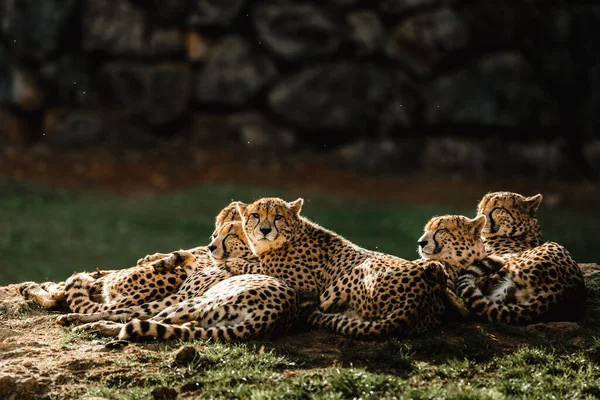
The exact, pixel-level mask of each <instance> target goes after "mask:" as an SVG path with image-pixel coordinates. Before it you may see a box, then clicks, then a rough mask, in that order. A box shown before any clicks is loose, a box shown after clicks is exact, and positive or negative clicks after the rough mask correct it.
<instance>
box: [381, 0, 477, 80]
mask: <svg viewBox="0 0 600 400" xmlns="http://www.w3.org/2000/svg"><path fill="white" fill-rule="evenodd" d="M468 42H469V32H468V29H467V27H466V26H465V24H464V23H463V21H462V19H461V17H460V15H459V14H458V13H456V12H455V11H453V10H452V9H450V8H443V9H441V10H438V11H436V12H433V13H428V14H418V15H416V16H414V17H411V18H408V19H406V20H404V21H403V22H401V23H400V24H399V25H398V26H397V27H396V28H395V29H394V31H393V32H392V34H391V36H390V38H389V40H388V43H387V45H386V49H385V50H386V53H387V55H388V56H389V57H390V58H392V59H394V60H397V61H398V62H400V63H402V64H405V65H407V66H408V67H409V68H411V69H412V71H413V72H414V73H416V74H418V75H423V76H426V75H429V74H430V73H431V72H432V70H433V69H434V68H435V67H436V66H437V65H438V64H439V63H440V62H441V61H443V60H444V59H445V58H446V57H447V56H448V55H450V54H451V53H452V52H455V51H457V50H460V49H464V48H465V47H466V46H467V44H468Z"/></svg>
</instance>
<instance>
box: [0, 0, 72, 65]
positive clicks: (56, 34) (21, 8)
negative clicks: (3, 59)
mask: <svg viewBox="0 0 600 400" xmlns="http://www.w3.org/2000/svg"><path fill="white" fill-rule="evenodd" d="M76 8H77V1H76V0H47V1H44V2H43V3H40V2H39V1H37V0H19V1H0V33H1V36H2V37H3V38H4V40H5V41H6V42H7V44H8V45H10V48H11V52H12V53H13V54H15V55H16V56H18V57H25V58H33V59H35V60H41V59H44V58H45V57H46V56H48V55H49V54H51V53H53V52H56V51H63V50H64V48H65V46H68V45H67V44H66V43H65V41H64V35H65V33H66V32H67V31H68V30H69V29H70V23H71V22H72V20H73V18H74V17H76Z"/></svg>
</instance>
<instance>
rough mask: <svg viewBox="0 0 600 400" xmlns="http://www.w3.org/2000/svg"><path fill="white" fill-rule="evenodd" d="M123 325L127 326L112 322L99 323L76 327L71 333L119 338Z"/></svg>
mask: <svg viewBox="0 0 600 400" xmlns="http://www.w3.org/2000/svg"><path fill="white" fill-rule="evenodd" d="M123 325H125V324H122V323H118V322H111V321H97V322H91V323H89V324H83V325H79V326H76V327H74V328H72V329H71V332H97V333H100V334H102V335H105V336H112V337H117V336H119V332H120V331H121V328H123Z"/></svg>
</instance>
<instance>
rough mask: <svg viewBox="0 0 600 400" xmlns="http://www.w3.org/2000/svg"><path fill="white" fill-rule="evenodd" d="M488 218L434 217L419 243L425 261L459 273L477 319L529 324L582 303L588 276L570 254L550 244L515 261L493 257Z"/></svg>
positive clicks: (463, 296)
mask: <svg viewBox="0 0 600 400" xmlns="http://www.w3.org/2000/svg"><path fill="white" fill-rule="evenodd" d="M485 220H486V217H485V216H484V215H480V216H478V217H476V218H474V219H472V220H471V219H469V218H467V217H463V216H443V217H436V218H433V219H431V220H430V221H429V222H428V223H427V225H426V227H425V235H424V236H423V237H422V238H421V241H420V243H419V244H420V247H421V250H420V251H421V255H422V257H424V258H426V259H431V260H440V261H443V262H445V263H446V265H447V266H449V267H450V268H449V270H451V271H458V273H459V274H460V276H459V278H458V280H457V285H456V293H457V295H458V296H459V297H460V299H461V300H463V301H464V303H465V304H466V307H467V308H468V312H469V314H470V315H471V316H473V317H475V318H477V319H481V320H484V321H492V322H493V321H502V322H507V323H512V324H526V323H532V322H536V321H539V320H543V319H550V318H553V317H555V316H558V314H560V312H561V311H562V309H563V308H565V307H569V305H571V304H574V303H576V302H577V301H578V300H579V298H578V297H579V296H578V295H579V294H581V293H582V291H583V288H584V283H583V275H582V273H581V270H580V269H579V266H578V265H577V263H575V261H573V259H572V258H571V257H570V255H569V253H568V252H567V250H565V249H564V248H563V247H562V246H560V245H559V244H557V243H553V242H547V243H545V244H543V245H541V246H537V247H534V248H532V249H528V250H525V251H523V252H521V253H518V254H517V255H515V256H512V257H510V258H503V257H499V256H489V255H488V253H487V251H486V248H485V244H484V241H483V239H482V238H481V230H482V229H483V227H484V225H485ZM455 273H456V272H455Z"/></svg>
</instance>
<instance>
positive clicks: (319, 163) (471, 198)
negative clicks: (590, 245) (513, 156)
mask: <svg viewBox="0 0 600 400" xmlns="http://www.w3.org/2000/svg"><path fill="white" fill-rule="evenodd" d="M2 176H4V177H7V178H9V179H14V180H16V181H27V182H35V183H40V184H44V185H50V186H52V187H77V188H81V187H84V188H96V189H102V190H109V191H113V192H119V193H123V194H128V195H143V194H152V193H158V192H162V191H168V190H173V189H181V188H187V187H193V186H197V185H200V184H205V183H232V184H244V185H252V186H256V185H259V186H270V187H279V188H287V189H292V190H298V191H301V192H302V193H333V194H339V195H344V196H350V197H362V198H371V199H381V200H389V201H403V202H409V203H422V204H432V205H445V206H456V207H469V208H472V207H473V206H474V204H475V203H476V201H477V199H479V198H481V196H482V194H484V193H486V192H488V191H497V190H510V191H516V192H519V193H523V194H525V195H533V194H536V193H538V192H542V193H544V206H545V207H566V208H576V209H579V210H585V211H586V212H588V213H592V214H600V209H599V208H598V207H597V201H598V200H597V199H598V198H600V184H599V183H598V182H590V181H585V180H580V179H578V178H577V177H573V180H561V181H557V180H553V179H550V178H543V177H537V178H535V177H514V176H506V177H493V178H491V177H485V176H479V177H477V176H475V175H473V176H466V175H464V174H463V175H461V174H454V175H452V174H444V175H440V174H431V173H429V174H427V173H424V172H423V171H418V170H416V171H413V170H411V171H404V172H398V173H395V174H391V173H387V174H386V173H382V172H379V173H365V172H364V171H359V169H358V168H352V169H351V168H349V167H348V166H347V165H343V164H340V163H339V162H336V161H335V160H332V158H331V156H328V155H326V154H318V153H310V154H306V153H298V154H293V155H292V154H290V155H285V154H270V153H268V152H255V151H239V150H236V151H229V152H225V151H223V150H211V149H203V148H195V147H187V146H177V145H173V146H169V147H166V148H162V149H160V150H148V151H144V152H132V151H129V152H126V151H124V152H109V151H104V150H97V149H96V150H80V151H71V152H68V151H61V152H60V153H56V152H53V151H50V150H49V149H45V150H42V149H37V150H35V149H32V150H28V151H19V150H17V149H12V150H10V149H9V150H5V151H4V153H0V177H2Z"/></svg>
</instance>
